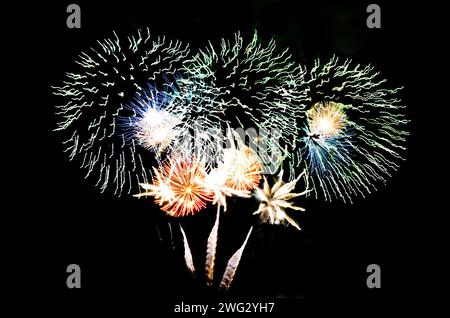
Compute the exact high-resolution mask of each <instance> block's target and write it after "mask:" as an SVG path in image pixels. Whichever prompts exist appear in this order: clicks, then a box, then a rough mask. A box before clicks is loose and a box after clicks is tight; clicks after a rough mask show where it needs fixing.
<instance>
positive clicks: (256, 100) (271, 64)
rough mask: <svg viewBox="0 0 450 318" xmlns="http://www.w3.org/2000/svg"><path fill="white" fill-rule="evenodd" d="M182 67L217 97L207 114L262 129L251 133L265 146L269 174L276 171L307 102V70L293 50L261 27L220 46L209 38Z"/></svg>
mask: <svg viewBox="0 0 450 318" xmlns="http://www.w3.org/2000/svg"><path fill="white" fill-rule="evenodd" d="M183 72H184V73H185V74H186V75H187V76H189V78H191V79H195V80H198V81H201V82H202V83H204V84H205V89H204V95H205V96H214V100H215V102H214V107H213V109H214V112H212V113H207V114H205V118H207V119H208V120H213V121H215V122H216V123H218V124H219V127H224V126H226V125H229V126H231V127H234V128H238V127H240V128H242V129H244V130H252V129H254V130H257V131H256V134H257V138H256V136H253V133H252V132H249V133H248V135H249V136H248V137H250V139H252V142H254V143H256V145H257V146H258V148H259V149H261V151H259V152H258V156H259V157H260V162H261V163H263V164H264V165H263V168H264V169H266V172H267V173H273V172H274V171H275V170H277V168H278V166H277V165H276V164H278V163H279V162H280V157H282V156H283V155H286V150H285V149H286V144H289V147H288V148H289V149H292V147H293V143H292V140H291V137H290V136H293V135H295V134H296V126H295V123H294V122H293V118H292V114H293V113H295V112H297V113H299V114H300V113H301V112H300V111H299V110H300V109H303V108H304V107H305V104H304V103H303V100H304V98H305V92H303V91H302V90H301V89H299V87H300V86H301V84H302V76H303V74H304V71H303V70H302V69H301V67H299V66H297V64H296V63H295V62H294V61H293V60H292V59H291V55H290V54H289V50H288V49H281V48H280V47H279V46H277V44H276V42H275V40H273V39H272V40H270V41H269V42H267V43H263V42H262V41H261V39H260V37H259V36H258V35H257V33H256V32H255V33H254V34H253V37H252V38H250V39H244V37H243V36H242V35H241V34H240V33H236V34H235V35H234V38H233V39H225V38H224V39H222V41H221V42H220V45H215V44H213V43H212V42H209V43H208V45H207V46H206V47H205V48H203V49H201V50H199V51H198V53H196V54H194V55H193V56H192V58H190V59H187V60H186V62H185V63H184V64H183ZM253 139H254V140H253ZM214 156H216V153H213V154H212V157H213V158H214ZM274 163H275V164H274Z"/></svg>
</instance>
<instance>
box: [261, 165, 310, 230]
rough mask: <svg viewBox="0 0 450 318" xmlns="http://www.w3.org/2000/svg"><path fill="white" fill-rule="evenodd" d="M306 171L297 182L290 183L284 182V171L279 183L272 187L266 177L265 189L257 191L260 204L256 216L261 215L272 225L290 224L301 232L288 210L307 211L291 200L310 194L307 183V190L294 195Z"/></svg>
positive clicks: (280, 175)
mask: <svg viewBox="0 0 450 318" xmlns="http://www.w3.org/2000/svg"><path fill="white" fill-rule="evenodd" d="M305 173H306V171H303V172H302V173H301V174H300V175H299V176H298V177H297V178H296V179H295V180H293V181H290V182H288V183H284V182H283V171H281V172H280V174H279V176H278V181H277V182H275V184H274V185H273V186H272V187H270V186H269V182H268V181H267V178H266V177H264V187H263V189H259V188H258V189H256V192H255V197H256V199H257V200H258V201H259V202H260V204H259V208H258V210H257V211H255V212H254V214H259V215H260V216H261V220H262V221H263V222H269V223H270V224H282V223H285V222H287V223H289V224H291V225H292V226H294V227H295V228H296V229H298V230H300V227H299V226H298V224H297V222H295V221H294V220H293V219H292V218H291V217H290V216H289V215H288V214H287V213H286V211H285V210H286V209H292V210H297V211H305V209H304V208H301V207H298V206H295V205H294V204H293V203H292V202H290V200H291V199H293V198H295V197H298V196H302V195H305V194H306V193H308V183H306V189H305V190H304V191H303V192H300V193H293V192H292V191H293V190H294V188H295V185H296V184H297V182H298V181H299V180H300V178H302V177H303V176H304V175H305Z"/></svg>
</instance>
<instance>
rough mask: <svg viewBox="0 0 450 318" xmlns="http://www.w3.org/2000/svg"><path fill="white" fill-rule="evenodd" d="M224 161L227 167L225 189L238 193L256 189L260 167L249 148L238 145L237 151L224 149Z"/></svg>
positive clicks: (259, 177) (259, 176)
mask: <svg viewBox="0 0 450 318" xmlns="http://www.w3.org/2000/svg"><path fill="white" fill-rule="evenodd" d="M224 161H225V162H226V163H227V164H226V166H227V167H228V174H227V177H226V181H225V186H226V187H228V188H231V189H234V190H238V191H249V190H253V189H256V188H257V187H258V185H259V182H260V180H261V170H262V166H261V163H260V162H259V159H258V157H257V156H256V155H255V154H254V152H253V151H252V150H251V149H250V148H249V147H247V146H245V145H240V147H239V149H237V148H231V149H226V150H225V153H224Z"/></svg>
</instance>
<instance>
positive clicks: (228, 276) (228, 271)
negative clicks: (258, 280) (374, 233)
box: [220, 226, 253, 290]
mask: <svg viewBox="0 0 450 318" xmlns="http://www.w3.org/2000/svg"><path fill="white" fill-rule="evenodd" d="M252 230H253V226H252V227H251V228H250V230H249V231H248V234H247V237H246V238H245V241H244V243H243V244H242V246H241V247H240V248H239V249H238V250H237V251H236V253H234V254H233V256H231V258H230V260H229V261H228V264H227V267H226V268H225V273H224V274H223V277H222V281H221V282H220V288H221V289H224V290H227V289H228V288H230V286H231V283H232V282H233V278H234V274H236V270H237V268H238V266H239V262H240V261H241V257H242V253H243V252H244V249H245V246H246V245H247V241H248V238H249V237H250V234H251V233H252Z"/></svg>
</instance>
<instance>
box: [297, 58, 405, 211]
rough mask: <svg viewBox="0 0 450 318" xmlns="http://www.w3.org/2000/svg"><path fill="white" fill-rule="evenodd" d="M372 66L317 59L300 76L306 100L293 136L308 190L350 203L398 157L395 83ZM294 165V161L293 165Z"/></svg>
mask: <svg viewBox="0 0 450 318" xmlns="http://www.w3.org/2000/svg"><path fill="white" fill-rule="evenodd" d="M385 83H386V80H385V79H383V78H380V76H379V73H378V72H376V71H375V70H374V68H373V67H372V66H365V67H362V66H361V65H354V64H353V63H352V62H351V60H345V61H343V62H341V61H340V60H339V59H338V58H337V57H333V58H331V59H330V60H329V61H328V62H327V63H325V64H322V63H320V61H319V60H317V61H316V63H315V65H314V67H313V68H311V70H310V71H309V72H308V77H307V78H305V90H306V91H307V92H308V97H309V99H310V101H311V104H310V105H311V106H310V109H309V110H308V111H307V112H306V114H307V120H306V123H304V122H303V121H298V125H299V126H300V127H303V128H302V130H301V131H299V133H298V134H299V138H298V139H297V149H298V151H297V153H296V155H295V158H296V159H297V160H298V162H299V164H298V165H297V167H300V166H301V165H302V164H303V163H304V164H305V165H306V167H307V169H308V175H309V177H310V181H311V183H312V184H313V189H314V191H313V193H315V196H316V197H319V196H320V195H322V196H323V197H324V198H325V200H332V199H333V198H339V199H341V200H342V201H344V202H348V201H350V202H352V198H354V197H355V196H358V195H359V196H363V197H364V196H365V195H366V194H367V193H371V192H372V191H374V190H376V185H377V183H385V182H386V180H387V178H388V177H390V175H391V172H392V171H395V170H397V169H398V167H399V162H400V161H402V160H403V153H404V150H405V141H406V136H407V135H408V132H407V131H406V124H407V123H408V120H407V119H406V117H405V114H404V112H405V107H404V106H402V105H401V101H400V99H399V98H398V97H397V95H398V93H399V91H400V88H394V89H390V88H387V87H385ZM294 166H295V165H294Z"/></svg>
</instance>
